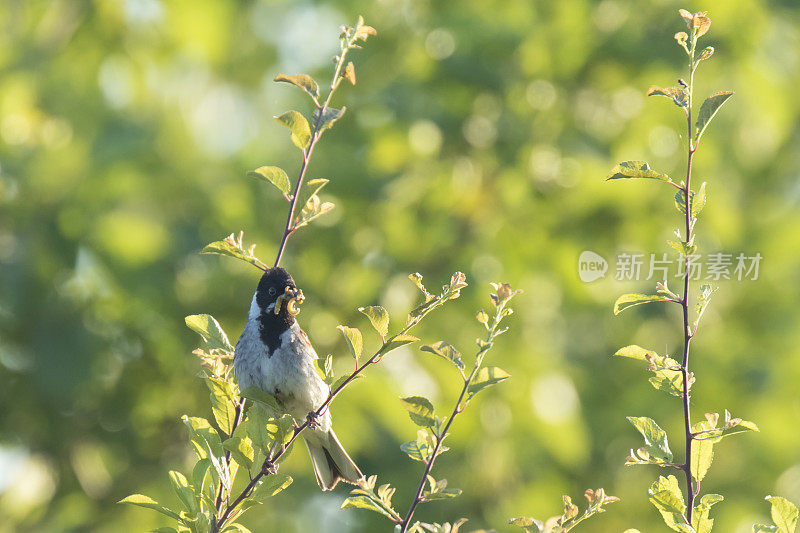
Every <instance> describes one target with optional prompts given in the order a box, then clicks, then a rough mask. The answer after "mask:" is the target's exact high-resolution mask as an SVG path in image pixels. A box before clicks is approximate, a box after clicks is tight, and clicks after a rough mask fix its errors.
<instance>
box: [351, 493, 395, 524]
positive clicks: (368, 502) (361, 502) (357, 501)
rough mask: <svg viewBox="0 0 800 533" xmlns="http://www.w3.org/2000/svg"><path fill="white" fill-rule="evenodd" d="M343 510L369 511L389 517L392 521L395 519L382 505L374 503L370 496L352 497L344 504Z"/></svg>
mask: <svg viewBox="0 0 800 533" xmlns="http://www.w3.org/2000/svg"><path fill="white" fill-rule="evenodd" d="M341 508H342V509H367V510H369V511H373V512H376V513H380V514H382V515H383V516H386V517H388V518H389V519H390V520H394V517H393V516H392V515H391V514H389V512H388V511H387V510H386V509H384V508H383V507H382V506H381V505H380V504H378V503H376V502H374V501H372V499H371V498H370V497H369V496H361V495H360V496H350V497H348V498H347V499H346V500H345V501H344V503H342V507H341Z"/></svg>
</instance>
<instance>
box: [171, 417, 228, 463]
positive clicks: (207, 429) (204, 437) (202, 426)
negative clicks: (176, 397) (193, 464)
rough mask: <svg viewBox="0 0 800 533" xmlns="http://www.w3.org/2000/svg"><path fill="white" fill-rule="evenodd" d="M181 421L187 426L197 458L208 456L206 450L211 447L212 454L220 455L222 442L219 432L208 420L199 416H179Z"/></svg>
mask: <svg viewBox="0 0 800 533" xmlns="http://www.w3.org/2000/svg"><path fill="white" fill-rule="evenodd" d="M181 420H183V423H184V424H185V425H186V427H187V428H189V438H190V440H191V442H192V445H193V447H194V451H195V453H196V454H197V458H198V459H205V458H206V457H208V450H209V448H210V449H211V451H212V453H213V455H215V456H217V457H222V454H223V452H222V442H221V441H220V438H219V434H218V433H217V431H216V430H215V429H214V428H213V427H211V424H209V422H208V420H206V419H205V418H199V417H194V416H193V417H188V416H186V415H183V417H181Z"/></svg>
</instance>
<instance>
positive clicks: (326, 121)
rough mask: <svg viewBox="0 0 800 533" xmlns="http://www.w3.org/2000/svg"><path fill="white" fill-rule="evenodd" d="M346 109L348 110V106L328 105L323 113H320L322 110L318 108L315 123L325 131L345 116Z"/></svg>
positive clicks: (320, 129)
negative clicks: (337, 107)
mask: <svg viewBox="0 0 800 533" xmlns="http://www.w3.org/2000/svg"><path fill="white" fill-rule="evenodd" d="M345 111H347V108H346V107H343V108H341V109H336V108H335V107H326V108H325V109H324V110H323V111H322V113H321V114H320V110H319V109H316V110H315V111H314V116H313V118H314V123H315V124H318V126H317V127H318V129H319V131H321V132H322V131H325V130H326V129H328V128H330V127H332V126H333V125H334V123H335V122H336V121H337V120H339V119H340V118H342V116H344V113H345Z"/></svg>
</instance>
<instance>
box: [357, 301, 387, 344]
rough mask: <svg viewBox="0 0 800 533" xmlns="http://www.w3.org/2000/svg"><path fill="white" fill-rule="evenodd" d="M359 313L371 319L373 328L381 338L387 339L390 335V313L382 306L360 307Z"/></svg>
mask: <svg viewBox="0 0 800 533" xmlns="http://www.w3.org/2000/svg"><path fill="white" fill-rule="evenodd" d="M358 310H359V312H361V313H363V314H364V315H366V316H367V318H369V321H370V323H371V324H372V327H373V328H375V331H377V332H378V335H380V336H381V338H384V337H386V335H387V334H388V333H389V312H388V311H387V310H386V309H384V308H383V307H381V306H380V305H371V306H369V307H359V308H358Z"/></svg>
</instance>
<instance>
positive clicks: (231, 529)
mask: <svg viewBox="0 0 800 533" xmlns="http://www.w3.org/2000/svg"><path fill="white" fill-rule="evenodd" d="M222 533H251V532H250V530H249V529H247V528H246V527H244V526H243V525H242V524H228V525H227V526H225V529H223V530H222Z"/></svg>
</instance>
